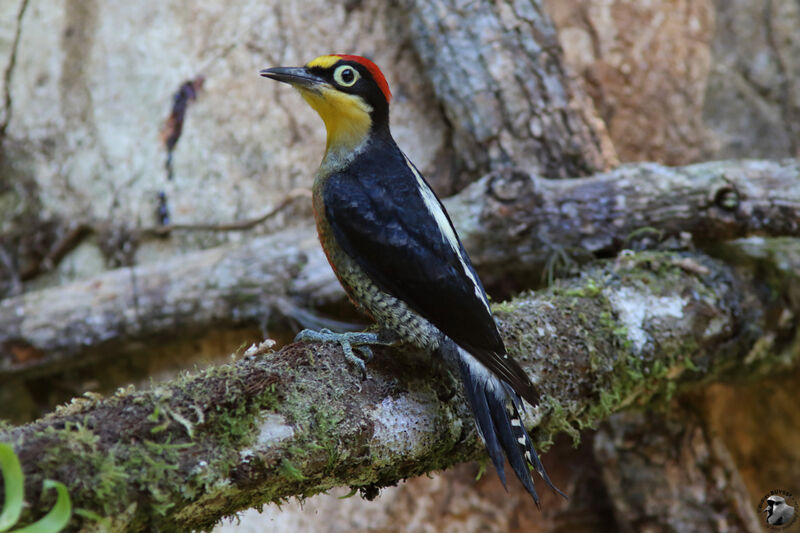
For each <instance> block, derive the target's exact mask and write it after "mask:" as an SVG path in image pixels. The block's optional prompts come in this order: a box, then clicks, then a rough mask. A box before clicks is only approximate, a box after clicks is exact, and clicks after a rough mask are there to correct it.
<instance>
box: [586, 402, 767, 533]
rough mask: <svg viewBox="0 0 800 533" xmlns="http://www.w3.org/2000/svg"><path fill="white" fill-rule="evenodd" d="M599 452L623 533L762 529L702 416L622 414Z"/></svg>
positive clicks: (604, 430)
mask: <svg viewBox="0 0 800 533" xmlns="http://www.w3.org/2000/svg"><path fill="white" fill-rule="evenodd" d="M594 448H595V454H596V456H597V463H598V464H599V465H601V469H602V471H603V480H604V482H605V486H606V487H607V489H608V491H609V493H610V500H611V501H612V502H613V504H614V515H615V517H616V519H617V527H618V531H624V532H631V533H632V532H635V531H680V532H686V533H690V532H697V533H700V532H704V531H727V532H730V533H733V532H743V533H759V532H761V531H762V529H761V525H760V521H759V518H758V517H757V516H756V513H755V509H754V507H753V506H752V505H751V503H750V500H751V498H750V495H749V494H748V493H747V489H746V487H745V485H744V483H743V482H742V479H741V477H740V476H739V473H738V471H737V470H736V465H735V463H734V461H733V459H732V458H731V454H730V452H729V451H728V449H727V448H726V446H725V445H724V444H723V442H722V441H721V440H720V438H719V436H717V435H715V434H714V433H713V432H711V431H709V429H708V427H706V426H705V425H704V422H703V420H702V419H701V418H700V417H699V416H698V415H697V414H696V413H691V412H687V411H684V410H680V409H675V410H673V411H672V412H670V413H668V414H665V413H658V412H649V413H642V412H638V413H631V412H627V413H618V414H615V415H613V416H611V417H610V419H609V420H608V421H607V422H606V423H604V424H603V425H602V426H601V428H600V430H599V431H598V433H597V435H596V437H595V440H594Z"/></svg>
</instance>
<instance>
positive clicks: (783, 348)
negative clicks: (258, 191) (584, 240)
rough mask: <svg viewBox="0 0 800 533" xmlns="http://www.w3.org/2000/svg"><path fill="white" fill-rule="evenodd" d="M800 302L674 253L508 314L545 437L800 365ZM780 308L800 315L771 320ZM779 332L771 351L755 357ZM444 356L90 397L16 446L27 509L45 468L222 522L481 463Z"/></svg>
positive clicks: (522, 301)
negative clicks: (706, 387)
mask: <svg viewBox="0 0 800 533" xmlns="http://www.w3.org/2000/svg"><path fill="white" fill-rule="evenodd" d="M690 265H693V266H690ZM796 303H797V302H795V304H796ZM789 305H791V303H789V302H784V301H779V302H776V301H774V299H773V298H772V296H770V291H765V290H763V289H762V287H761V286H760V284H759V282H751V281H748V280H746V279H744V278H740V277H739V276H737V275H736V274H735V273H734V272H733V271H732V269H731V268H729V267H727V266H724V265H723V264H722V263H720V262H718V261H715V260H712V259H709V258H707V257H704V256H702V255H698V254H675V253H666V252H659V253H641V254H633V255H629V256H626V257H623V258H621V259H619V260H617V261H614V262H606V263H605V264H601V265H597V266H595V267H593V268H587V269H586V270H585V273H584V275H583V276H582V277H581V278H578V279H573V280H570V281H567V282H563V283H559V284H558V285H557V286H555V287H552V288H550V289H548V290H547V291H543V292H542V293H540V294H536V295H533V294H529V295H527V296H523V297H520V298H517V299H515V300H512V301H509V302H507V303H503V304H500V305H497V306H495V310H496V314H497V317H498V319H499V326H500V329H501V331H502V332H503V336H504V339H505V341H506V344H507V346H508V347H509V352H510V353H511V355H512V356H513V357H515V358H517V360H519V361H520V362H521V363H522V365H523V366H524V367H525V369H526V370H527V371H528V372H529V373H530V375H531V376H532V379H533V380H534V381H535V382H536V383H537V385H538V387H539V388H540V390H541V392H542V393H543V401H542V403H541V404H540V405H539V406H537V407H535V408H533V409H531V410H529V411H528V417H527V420H526V423H527V424H528V425H529V426H537V429H536V432H535V438H536V440H538V441H539V443H540V445H541V446H542V447H543V448H546V446H547V442H550V441H551V439H552V436H553V435H555V434H556V433H559V432H562V431H566V432H567V433H569V434H572V435H575V436H577V434H578V432H579V429H580V428H584V427H587V426H594V425H596V424H598V423H599V422H600V421H602V420H604V419H606V418H607V417H608V416H609V415H610V414H611V413H613V412H615V411H617V410H619V409H622V408H624V407H626V406H631V405H636V406H645V405H652V404H653V403H654V402H664V401H667V400H668V399H669V398H671V397H672V395H673V394H674V393H676V392H678V391H681V390H685V389H687V388H690V387H694V386H697V385H698V384H704V383H708V382H710V381H714V380H718V379H730V378H734V377H737V376H740V375H751V374H754V373H757V372H756V370H757V369H761V370H765V369H770V368H773V369H774V368H775V367H776V366H777V367H780V366H781V365H784V364H786V360H785V359H784V358H783V357H782V354H786V353H797V352H796V351H797V349H798V346H797V343H798V339H797V338H796V337H794V336H792V335H787V334H786V333H787V332H790V331H796V329H797V321H798V320H800V318H798V317H800V312H799V311H800V310H798V309H790V308H789V307H787V306H789ZM776 306H778V307H784V308H785V310H786V312H785V313H784V314H786V315H787V316H789V317H790V318H789V319H787V320H785V321H783V322H782V323H778V322H776V321H774V320H771V319H770V318H769V317H770V316H773V314H774V312H775V310H776V309H775V308H776ZM765 338H770V339H771V343H772V344H770V348H769V349H768V350H767V351H765V352H764V351H759V355H758V357H753V355H752V353H753V349H754V347H756V346H761V347H762V348H763V339H765ZM792 350H795V351H794V352H793V351H792ZM435 367H436V365H431V360H430V358H429V357H428V356H425V355H424V354H419V353H416V352H414V351H400V350H396V349H388V348H387V349H380V350H376V357H375V361H374V362H373V363H372V364H371V365H370V367H369V369H368V371H369V378H368V379H367V380H366V381H363V382H362V381H361V380H360V374H359V372H358V371H357V370H355V369H354V368H352V367H350V366H348V364H347V363H346V362H345V361H344V358H343V355H342V352H341V349H340V348H339V347H336V346H334V345H306V344H292V345H289V346H287V347H285V348H283V349H282V350H281V351H279V352H277V353H260V354H256V355H250V356H245V357H244V358H242V359H240V360H239V361H237V362H236V363H233V364H230V365H223V366H220V367H216V368H210V369H208V370H205V371H202V372H199V373H198V374H196V375H193V376H188V375H187V376H183V377H181V378H179V379H176V380H174V381H172V382H167V383H163V384H160V385H157V386H155V387H153V388H152V389H150V390H146V391H139V392H136V391H131V390H127V391H120V392H119V393H118V394H116V395H115V396H113V397H110V398H107V399H99V398H94V397H92V398H87V399H79V400H75V401H74V402H73V403H72V404H70V405H68V406H65V407H64V408H62V409H59V410H58V411H56V412H55V413H53V414H51V415H49V416H47V417H45V418H44V419H42V420H39V421H36V422H34V423H31V424H27V425H24V426H20V427H16V428H7V429H5V430H1V431H0V440H3V441H6V442H11V443H12V444H13V446H14V448H15V449H16V451H17V453H18V455H19V457H20V458H21V461H22V462H23V468H24V471H25V477H26V483H27V485H26V486H27V489H26V490H27V493H26V497H27V501H28V502H30V503H31V504H32V507H31V508H30V509H28V510H27V511H26V513H27V514H26V517H27V518H28V519H30V518H32V516H33V515H36V514H37V513H38V512H39V508H38V505H37V504H36V502H39V501H40V500H39V494H38V491H39V490H40V487H41V481H42V479H44V478H53V479H58V480H61V481H63V482H65V483H66V484H67V485H68V487H69V489H70V493H71V496H72V498H73V501H74V502H75V505H76V506H77V507H82V508H85V509H89V510H91V511H94V512H96V513H98V514H100V515H102V516H105V517H107V518H108V520H110V521H111V526H110V530H113V531H139V530H142V529H148V528H149V529H157V530H159V531H171V530H184V529H192V528H205V527H209V526H210V525H212V524H213V523H215V522H216V521H217V520H219V519H220V518H221V517H222V516H225V515H230V514H232V513H234V512H235V511H237V510H239V509H243V508H246V507H253V506H257V505H259V504H263V503H266V502H279V501H282V500H284V499H286V498H288V497H290V496H300V497H305V496H309V495H312V494H316V493H318V492H321V491H325V490H327V489H329V488H331V487H334V486H342V485H344V486H351V487H353V488H357V489H359V490H361V491H362V493H363V494H364V495H366V496H372V495H374V494H375V493H376V490H377V489H378V488H380V487H383V486H386V485H391V484H393V483H396V482H397V481H398V480H401V479H404V478H408V477H412V476H416V475H420V474H422V473H424V472H430V471H433V470H437V469H441V468H446V467H447V466H450V465H453V464H456V463H458V462H461V461H465V460H469V459H474V458H477V457H482V454H483V451H482V445H481V444H480V442H479V440H478V438H477V435H476V433H475V430H474V425H473V423H472V420H471V415H470V414H469V412H468V411H467V408H466V405H465V403H464V401H463V398H462V397H461V395H460V393H457V394H454V393H455V392H457V391H458V387H457V386H455V384H454V383H453V381H452V379H451V378H447V377H446V375H447V374H446V373H442V372H441V371H440V370H436V369H435ZM539 486H542V484H541V483H540V484H539ZM78 520H79V519H76V525H77V521H78ZM82 525H83V526H86V527H88V525H87V524H82Z"/></svg>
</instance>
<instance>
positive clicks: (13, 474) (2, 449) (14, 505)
mask: <svg viewBox="0 0 800 533" xmlns="http://www.w3.org/2000/svg"><path fill="white" fill-rule="evenodd" d="M0 472H2V474H3V486H4V488H5V494H6V497H5V503H4V504H3V512H2V513H0V531H7V530H8V529H9V528H10V527H11V526H13V525H14V524H16V523H17V520H19V515H20V514H21V513H22V503H23V499H24V497H25V491H24V489H23V484H24V482H25V478H24V477H23V476H22V466H20V464H19V459H17V454H16V453H14V448H12V447H11V446H10V445H8V444H6V443H4V442H0Z"/></svg>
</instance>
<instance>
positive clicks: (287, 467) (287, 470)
mask: <svg viewBox="0 0 800 533" xmlns="http://www.w3.org/2000/svg"><path fill="white" fill-rule="evenodd" d="M280 471H281V475H282V476H283V477H285V478H286V479H288V480H291V481H303V480H304V479H306V476H304V475H303V472H301V471H300V469H299V468H297V465H295V464H294V463H293V462H291V461H290V460H289V459H283V460H282V461H281V468H280Z"/></svg>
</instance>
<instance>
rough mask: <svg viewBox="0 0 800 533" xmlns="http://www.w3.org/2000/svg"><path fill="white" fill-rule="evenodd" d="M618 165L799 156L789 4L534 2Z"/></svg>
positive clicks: (797, 50) (782, 0) (797, 68)
mask: <svg viewBox="0 0 800 533" xmlns="http://www.w3.org/2000/svg"><path fill="white" fill-rule="evenodd" d="M545 5H546V7H547V11H548V13H549V14H550V15H551V16H552V17H553V20H554V22H555V25H556V27H557V28H558V35H559V41H560V42H561V45H562V47H563V48H564V60H565V63H566V65H567V67H569V68H571V69H572V70H573V71H574V72H576V73H577V74H578V75H579V76H580V78H581V79H582V80H583V86H584V87H585V88H586V90H587V93H588V94H589V96H590V97H591V98H592V100H593V101H594V103H595V105H596V107H597V110H598V112H599V113H600V115H601V116H602V118H603V120H604V122H605V123H606V126H607V128H608V133H609V135H610V137H611V139H612V141H613V143H614V147H615V148H616V150H617V153H618V154H619V157H620V160H622V161H625V162H629V161H646V160H649V161H657V162H660V163H666V164H670V165H685V164H689V163H693V162H697V161H700V160H708V159H727V158H731V157H738V158H742V157H751V158H782V157H797V156H798V151H797V150H798V141H797V140H798V139H800V135H799V134H798V126H797V125H798V124H800V120H798V116H800V83H798V80H800V32H798V31H796V30H797V28H798V25H800V6H798V4H797V2H796V1H795V0H764V1H754V0H651V1H648V2H641V1H639V0H573V1H570V2H563V1H561V0H545Z"/></svg>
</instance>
